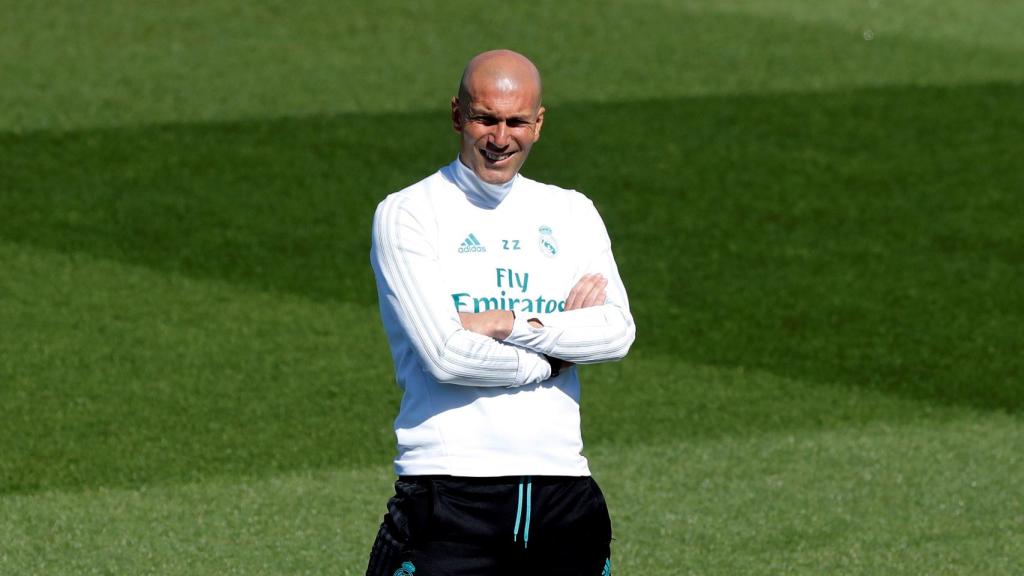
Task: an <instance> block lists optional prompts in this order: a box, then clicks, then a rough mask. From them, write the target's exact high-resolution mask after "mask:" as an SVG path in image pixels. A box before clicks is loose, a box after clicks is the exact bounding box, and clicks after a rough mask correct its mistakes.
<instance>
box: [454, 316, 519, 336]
mask: <svg viewBox="0 0 1024 576" xmlns="http://www.w3.org/2000/svg"><path fill="white" fill-rule="evenodd" d="M459 320H462V327H463V328H465V329H466V330H469V331H470V332H476V333H477V334H483V335H484V336H489V337H491V338H494V339H495V340H504V339H505V338H508V335H509V334H511V333H512V324H513V322H515V316H513V315H512V312H511V311H510V310H488V311H487V312H478V313H476V314H474V313H472V312H459Z"/></svg>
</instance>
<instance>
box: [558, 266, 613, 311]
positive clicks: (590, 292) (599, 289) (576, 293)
mask: <svg viewBox="0 0 1024 576" xmlns="http://www.w3.org/2000/svg"><path fill="white" fill-rule="evenodd" d="M607 286H608V280H607V279H606V278H605V277H604V276H602V275H600V274H584V275H583V277H582V278H580V279H579V282H577V283H576V285H575V286H573V287H572V290H570V291H569V297H568V298H566V300H565V309H566V310H576V309H578V308H588V307H590V306H600V305H601V304H604V301H605V299H606V298H607V296H608V294H607V292H606V291H605V288H606V287H607Z"/></svg>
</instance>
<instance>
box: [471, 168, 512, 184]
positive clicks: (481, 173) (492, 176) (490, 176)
mask: <svg viewBox="0 0 1024 576" xmlns="http://www.w3.org/2000/svg"><path fill="white" fill-rule="evenodd" d="M475 172H476V176H477V178H479V179H481V180H483V181H484V182H486V183H488V184H493V185H495V186H500V185H502V184H505V183H507V182H508V181H509V180H511V179H513V178H515V176H516V171H515V170H512V169H511V168H508V169H504V170H495V169H491V168H487V167H486V166H479V167H477V169H476V170H475Z"/></svg>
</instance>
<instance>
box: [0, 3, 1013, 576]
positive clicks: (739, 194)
mask: <svg viewBox="0 0 1024 576" xmlns="http://www.w3.org/2000/svg"><path fill="white" fill-rule="evenodd" d="M0 11H2V13H3V14H4V17H3V18H0V74H2V77H3V82H2V83H0V574H2V575H4V576H6V575H7V574H12V575H13V574H19V575H20V574H136V573H146V574H265V573H269V574H321V573H323V574H328V573H333V574H337V573H342V574H358V573H360V571H361V570H362V568H363V567H364V566H365V558H366V553H367V551H368V549H369V544H370V542H371V540H372V538H373V535H374V533H375V530H376V525H377V523H378V521H379V518H380V515H381V513H382V512H383V504H384V500H385V499H386V497H387V494H388V491H389V490H390V481H391V475H390V470H389V467H388V463H389V461H390V459H391V457H392V443H393V437H392V433H391V420H392V418H393V417H394V413H395V410H396V405H397V401H398V398H399V395H398V391H397V390H396V388H395V387H394V385H393V377H392V375H391V368H390V361H389V355H388V352H387V349H386V345H385V342H384V338H383V334H382V331H381V329H380V326H379V322H378V319H377V312H376V298H375V293H374V290H373V286H372V276H371V274H370V270H369V265H368V250H369V224H370V218H371V216H372V213H373V208H374V206H375V204H376V202H377V201H378V200H379V199H380V198H382V197H383V196H384V195H385V194H387V193H388V192H391V191H394V190H396V189H398V188H400V187H401V186H403V185H406V184H408V183H411V182H413V181H415V180H417V179H419V178H421V177H422V176H424V175H425V174H427V173H428V172H429V171H431V170H433V169H435V168H436V167H437V166H439V165H440V164H443V163H446V162H448V161H450V160H451V159H452V158H453V157H454V153H455V152H454V146H455V140H454V135H453V134H452V133H451V132H450V129H449V127H448V125H447V120H446V113H445V107H446V102H447V99H448V98H450V96H451V92H452V91H453V89H454V85H455V82H456V80H457V77H458V73H459V71H460V67H461V66H462V64H463V62H464V61H465V60H466V58H468V57H469V56H470V55H471V54H472V53H473V52H474V51H477V50H480V49H484V48H490V47H494V46H495V45H504V46H510V47H513V48H518V49H521V50H523V51H524V52H526V53H527V54H529V55H531V56H532V57H534V58H535V59H536V60H537V61H538V63H539V64H540V65H541V68H542V70H543V72H544V73H545V80H546V85H545V86H546V103H547V104H548V107H549V110H548V115H547V123H546V125H545V132H544V138H543V139H542V140H541V142H540V144H538V146H537V147H536V148H535V149H534V153H533V156H532V157H531V159H530V161H529V163H528V164H527V165H526V170H525V172H526V173H527V174H528V175H530V176H532V177H535V178H538V179H541V180H545V181H551V182H555V183H558V184H562V185H564V186H571V187H576V188H579V189H581V190H583V191H585V192H586V193H587V194H588V195H590V196H591V197H592V198H594V199H595V202H596V203H597V205H598V207H599V208H600V209H601V211H602V214H603V215H604V217H605V219H606V221H607V223H608V226H609V229H610V231H611V234H612V237H613V239H614V242H615V250H616V255H617V257H618V260H619V264H620V268H621V270H622V273H623V276H624V278H625V281H626V284H627V287H628V288H629V292H630V296H631V300H632V305H633V310H634V315H635V317H636V320H637V324H638V340H637V343H636V346H635V347H634V351H633V353H632V355H631V357H630V358H629V359H628V360H627V361H626V362H624V363H620V364H615V365H605V366H595V367H586V368H585V370H584V374H583V379H584V382H585V384H584V397H583V414H584V436H585V440H586V445H587V453H588V455H589V456H590V457H591V461H592V464H593V469H594V471H595V474H596V475H597V476H598V479H599V480H600V481H601V483H602V485H603V486H605V489H606V492H607V493H608V497H609V501H610V504H611V510H612V514H613V517H614V520H615V529H616V537H617V540H616V543H615V560H616V573H618V574H658V573H666V572H668V573H687V574H780V573H781V574H972V575H973V574H1016V573H1019V572H1020V571H1021V570H1020V568H1021V566H1024V541H1022V538H1021V536H1020V534H1022V533H1024V502H1022V498H1024V493H1022V489H1021V487H1020V482H1018V481H1017V479H1018V478H1020V477H1021V475H1022V473H1024V469H1022V466H1024V462H1022V460H1021V456H1020V454H1021V452H1020V450H1019V448H1018V447H1019V446H1020V445H1022V440H1024V438H1022V432H1024V430H1022V427H1021V426H1022V424H1021V414H1022V410H1024V361H1022V359H1021V358H1022V355H1021V353H1020V352H1021V350H1024V329H1022V328H1021V326H1024V291H1022V290H1021V289H1020V286H1021V285H1024V277H1022V276H1024V273H1022V270H1024V241H1022V240H1021V235H1020V229H1022V225H1021V216H1020V215H1021V214H1024V200H1022V197H1021V195H1020V192H1021V190H1024V167H1022V166H1021V163H1020V161H1019V159H1020V158H1022V157H1024V140H1022V139H1021V137H1020V135H1021V134H1024V108H1022V107H1021V106H1020V103H1021V102H1022V101H1024V68H1022V67H1021V66H1020V62H1021V61H1024V36H1021V35H1020V34H1019V29H1020V22H1021V21H1022V18H1024V8H1022V5H1021V4H1020V3H1012V2H997V1H985V2H975V3H970V4H966V3H957V2H953V1H951V0H907V1H905V2H900V3H898V4H897V3H893V2H888V1H886V0H870V1H860V0H838V1H836V2H828V3H822V2H812V1H810V0H765V1H763V2H756V3H755V2H739V1H733V0H723V1H720V2H703V1H697V0H678V1H668V0H646V1H642V2H639V1H638V2H623V1H611V0H604V1H599V2H581V1H579V0H572V1H568V2H553V1H542V2H528V3H504V4H500V5H495V6H489V7H488V9H487V10H480V7H479V5H478V4H473V3H469V2H448V3H441V2H424V3H416V4H410V3H405V2H398V1H388V2H383V3H374V4H372V5H371V4H370V3H360V2H351V1H349V2H341V3H327V2H312V3H304V4H302V5H301V6H300V5H293V4H285V3H280V2H266V1H265V2H256V3H246V4H244V5H242V4H238V3H232V2H225V1H223V0H215V1H211V2H202V3H200V2H180V3H174V4H165V5H157V4H139V3H135V2H125V1H117V2H107V3H102V4H82V3H79V2H68V1H62V2H56V3H44V4H39V3H23V2H22V3H18V2H6V1H2V0H0Z"/></svg>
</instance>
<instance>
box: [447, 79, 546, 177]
mask: <svg viewBox="0 0 1024 576" xmlns="http://www.w3.org/2000/svg"><path fill="white" fill-rule="evenodd" d="M468 100H469V101H468V102H459V99H458V98H452V125H453V127H454V128H455V131H456V132H458V133H459V134H460V135H461V137H462V138H461V140H462V143H461V146H460V150H459V157H460V158H461V159H462V163H463V164H465V165H466V166H468V167H469V168H470V169H471V170H473V172H474V173H475V174H476V175H477V176H478V177H479V178H480V179H481V180H483V181H484V182H487V183H488V184H502V183H505V182H508V181H509V180H511V179H512V178H513V177H514V176H515V175H516V174H517V173H518V172H519V169H520V168H522V166H523V162H526V156H527V155H528V154H529V153H530V147H532V146H533V143H534V142H536V141H537V140H539V139H540V128H541V125H542V124H543V123H544V107H542V106H539V103H538V102H537V100H538V98H537V93H536V91H535V90H531V89H517V88H515V87H510V86H508V85H507V84H503V83H501V82H495V83H490V84H487V85H483V86H476V87H475V89H474V90H473V93H472V96H470V97H469V98H468Z"/></svg>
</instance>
